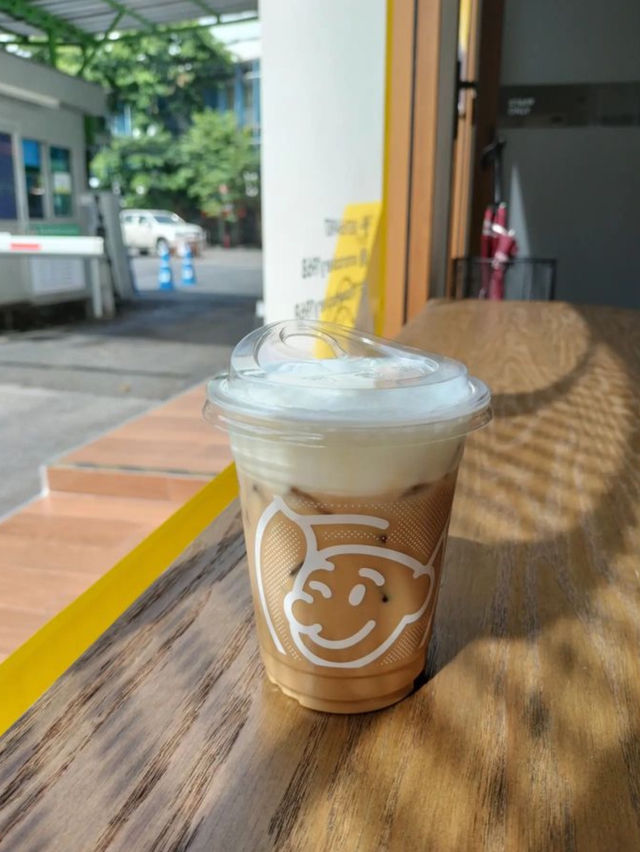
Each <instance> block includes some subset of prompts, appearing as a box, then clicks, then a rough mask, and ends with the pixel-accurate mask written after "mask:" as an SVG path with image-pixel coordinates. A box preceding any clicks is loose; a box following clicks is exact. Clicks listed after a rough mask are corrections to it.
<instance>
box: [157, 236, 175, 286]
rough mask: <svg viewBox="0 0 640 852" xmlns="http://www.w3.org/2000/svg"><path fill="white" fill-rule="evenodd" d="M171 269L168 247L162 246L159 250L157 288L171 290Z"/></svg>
mask: <svg viewBox="0 0 640 852" xmlns="http://www.w3.org/2000/svg"><path fill="white" fill-rule="evenodd" d="M173 289H174V287H173V271H172V269H171V255H170V254H169V249H168V248H167V247H166V245H165V246H163V248H162V251H161V252H160V268H159V270H158V290H173Z"/></svg>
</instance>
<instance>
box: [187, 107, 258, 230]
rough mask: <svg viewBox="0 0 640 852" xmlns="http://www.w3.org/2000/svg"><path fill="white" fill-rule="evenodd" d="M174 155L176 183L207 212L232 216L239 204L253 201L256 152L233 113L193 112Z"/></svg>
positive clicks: (249, 203) (255, 183)
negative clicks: (238, 125) (237, 123)
mask: <svg viewBox="0 0 640 852" xmlns="http://www.w3.org/2000/svg"><path fill="white" fill-rule="evenodd" d="M176 155H177V156H176V161H177V168H176V171H175V174H174V178H173V180H174V185H175V187H179V188H180V189H183V188H184V190H185V191H186V192H187V194H188V195H189V197H190V198H192V199H193V200H194V201H196V202H197V204H198V206H199V207H200V209H201V210H202V211H203V212H204V213H206V214H207V215H208V216H219V215H220V214H221V213H225V214H226V216H227V218H233V211H234V210H235V209H236V208H237V206H238V205H240V204H245V205H251V203H252V202H253V203H255V198H256V195H257V176H258V168H259V162H258V154H257V151H256V148H255V146H254V145H253V144H252V142H251V136H250V134H249V132H247V131H243V130H240V129H239V128H238V127H237V125H236V120H235V116H234V115H233V113H229V112H214V111H213V110H205V111H204V112H201V113H196V114H194V115H193V116H192V123H191V126H190V127H189V129H188V130H187V131H186V132H185V133H184V134H183V135H182V137H181V138H180V141H179V144H178V146H177V151H176Z"/></svg>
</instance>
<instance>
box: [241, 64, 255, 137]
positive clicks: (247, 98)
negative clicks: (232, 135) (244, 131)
mask: <svg viewBox="0 0 640 852" xmlns="http://www.w3.org/2000/svg"><path fill="white" fill-rule="evenodd" d="M242 101H243V104H244V123H245V126H246V127H253V76H252V75H251V74H245V76H244V78H243V80H242Z"/></svg>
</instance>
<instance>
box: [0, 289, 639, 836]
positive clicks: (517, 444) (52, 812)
mask: <svg viewBox="0 0 640 852" xmlns="http://www.w3.org/2000/svg"><path fill="white" fill-rule="evenodd" d="M401 339H402V340H403V341H404V342H406V343H409V344H412V345H421V346H428V347H429V348H430V349H435V350H440V351H443V352H444V353H446V354H449V355H452V356H457V357H463V358H464V360H465V361H466V362H467V363H469V365H470V366H471V368H472V370H473V372H475V373H476V374H478V375H480V376H481V377H482V378H484V379H486V380H487V381H488V382H489V383H490V385H491V386H492V388H493V390H494V394H495V398H494V404H495V415H496V416H495V420H494V422H493V424H492V425H491V426H490V427H489V428H488V429H486V430H484V431H483V432H480V433H478V434H476V435H473V436H472V437H471V438H470V440H469V441H468V445H467V450H466V453H465V458H464V460H463V463H462V467H461V471H460V482H459V486H458V493H457V496H456V500H455V503H454V512H453V517H452V523H451V531H450V542H449V548H448V551H447V556H446V564H445V568H444V582H443V585H442V588H441V591H440V598H439V605H438V612H437V616H436V622H435V632H434V638H433V640H432V644H431V647H430V653H429V661H428V667H427V677H426V678H425V680H424V682H421V683H420V684H419V685H418V687H417V689H416V691H415V692H414V694H413V695H411V696H410V697H409V698H408V699H406V700H405V701H403V702H401V703H400V704H398V705H396V706H395V707H392V708H389V709H388V710H385V711H383V712H380V713H375V714H368V715H363V716H358V717H332V716H326V715H322V714H318V713H314V712H311V711H307V710H304V709H302V708H300V707H299V706H298V705H297V704H296V703H295V702H293V701H292V700H290V699H287V698H285V697H284V696H283V695H281V694H280V692H279V691H278V690H277V688H275V687H273V686H271V685H270V684H268V683H267V682H266V681H265V679H264V678H263V676H262V674H261V671H262V670H261V666H260V662H259V658H258V654H257V646H256V639H255V635H254V631H253V627H252V615H251V603H250V590H249V583H248V578H247V576H246V565H245V560H244V550H243V545H242V533H241V527H240V519H239V512H238V507H237V506H236V505H235V504H234V505H233V506H232V507H231V508H230V509H229V510H228V511H227V512H225V513H224V514H223V515H221V516H220V517H219V518H218V519H217V520H216V521H215V522H214V524H213V525H212V526H210V527H209V529H208V530H207V531H206V532H205V533H204V534H203V535H201V536H200V537H199V538H198V539H197V540H196V541H195V542H194V544H193V545H192V547H191V548H190V549H189V550H188V551H187V552H186V553H184V554H183V555H182V556H181V557H180V558H179V559H178V560H177V561H176V563H175V564H174V566H173V567H172V569H171V570H169V571H167V572H166V573H164V574H163V575H162V576H161V577H160V578H159V579H158V581H157V582H156V583H155V584H154V585H153V586H152V587H151V588H150V589H149V590H148V591H147V592H146V593H145V595H144V596H143V598H142V599H140V600H139V601H138V602H137V603H136V604H135V605H134V606H133V607H131V608H130V609H129V610H128V611H127V613H125V614H124V615H123V617H122V618H121V619H120V620H119V622H117V623H116V624H115V625H114V626H113V628H112V629H111V630H109V631H108V632H107V633H106V634H105V635H104V636H103V637H102V638H101V639H100V640H99V641H98V642H97V643H96V644H95V645H94V646H93V647H92V648H91V649H90V650H89V651H88V652H87V653H86V654H85V655H84V656H83V657H82V659H80V660H79V661H78V663H77V664H76V665H75V666H74V667H73V668H72V669H71V670H70V671H69V672H68V673H67V674H66V675H65V676H64V677H62V678H61V679H60V680H59V681H58V682H57V683H56V684H55V685H54V686H53V688H52V689H50V690H49V692H48V693H47V694H46V695H45V696H44V697H43V698H42V700H41V701H39V702H38V704H37V705H35V706H34V707H33V708H32V709H31V710H30V711H29V712H28V713H27V714H26V715H25V716H24V717H23V718H22V719H21V720H20V721H19V722H18V723H17V724H16V725H15V726H14V727H13V728H12V729H11V730H10V731H9V732H8V733H7V734H6V735H5V736H4V737H3V738H2V739H0V803H1V804H0V838H1V839H0V849H1V850H3V852H4V850H5V849H6V850H13V849H16V848H25V849H38V848H60V849H75V848H77V849H96V850H99V849H107V848H108V849H110V850H116V849H121V850H130V849H136V850H146V849H149V850H150V849H159V848H160V849H176V848H181V849H187V848H188V849H190V850H211V849H214V850H217V849H222V850H226V849H239V850H240V849H261V850H262V849H278V850H279V849H308V848H311V849H323V850H324V849H358V848H359V849H365V850H368V849H376V850H377V849H392V850H396V849H397V850H425V849H436V850H438V852H440V850H442V852H449V850H452V851H453V852H458V850H461V849H501V850H502V849H506V850H511V849H514V850H520V849H544V850H546V849H580V850H587V852H590V850H593V852H600V850H602V849H625V850H626V849H635V848H636V846H637V844H638V837H639V836H640V807H639V806H638V801H639V798H640V796H639V791H640V749H638V747H637V743H638V742H639V741H640V727H639V722H638V706H639V705H640V662H639V659H638V645H639V642H640V576H639V574H640V572H639V566H638V553H640V397H639V396H638V392H637V388H638V385H639V382H640V316H639V314H638V313H637V312H631V311H621V310H615V309H606V308H579V307H569V306H567V305H562V304H557V303H556V304H554V303H546V304H545V303H510V302H501V303H498V302H477V301H475V302H472V301H467V302H460V303H457V304H446V303H444V304H435V305H434V306H430V307H429V309H428V310H427V311H426V312H424V313H423V314H422V315H421V316H420V317H418V318H417V319H416V320H415V321H414V322H412V323H411V324H410V325H409V326H408V327H407V329H406V330H405V331H404V332H403V334H402V336H401ZM496 341H499V345H497V344H496ZM78 802H82V807H78Z"/></svg>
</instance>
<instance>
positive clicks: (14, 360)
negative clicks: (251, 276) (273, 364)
mask: <svg viewBox="0 0 640 852" xmlns="http://www.w3.org/2000/svg"><path fill="white" fill-rule="evenodd" d="M255 324H256V319H255V298H245V297H238V296H217V295H212V294H206V293H192V292H190V293H185V294H181V293H176V294H168V295H167V296H164V295H162V294H161V295H158V294H155V293H147V294H143V295H142V296H140V297H139V298H138V299H137V300H136V301H135V302H134V303H133V304H131V305H130V306H128V307H127V308H126V309H125V310H124V311H123V312H122V313H121V314H120V315H119V316H118V317H116V319H114V320H112V321H109V322H104V323H90V322H78V321H76V322H73V323H68V324H66V325H59V326H56V327H51V326H49V327H44V328H38V329H33V330H31V331H26V332H12V333H5V334H1V333H0V470H1V471H2V477H0V517H2V516H3V515H4V514H6V513H7V512H9V511H10V510H12V509H14V508H15V507H16V506H18V505H19V504H21V503H23V502H24V501H25V500H27V499H29V498H31V497H34V496H35V495H37V494H38V493H39V491H40V479H39V474H38V469H39V467H40V466H41V465H43V464H44V463H45V462H48V461H49V460H50V459H51V458H52V457H53V456H57V455H59V454H61V453H63V452H64V451H67V450H71V449H72V448H73V447H76V446H78V445H79V444H84V443H85V442H86V441H88V440H89V439H91V438H92V437H95V436H96V435H98V434H100V433H101V432H104V431H105V430H106V429H110V428H112V427H114V426H116V425H118V424H121V423H123V422H124V421H125V420H128V419H129V418H131V417H133V416H135V415H137V414H140V413H141V412H143V411H146V410H148V409H149V408H150V407H151V406H153V405H155V404H157V403H158V402H161V401H163V400H166V399H168V398H169V397H171V396H173V395H175V394H177V393H179V392H180V391H181V390H184V389H185V388H189V387H192V386H193V385H194V384H196V383H197V382H200V381H204V380H205V379H206V378H207V377H208V376H210V375H211V374H212V373H215V372H216V371H218V370H220V369H222V368H223V367H224V366H225V364H226V363H227V361H228V358H229V352H230V350H231V348H232V347H233V346H234V344H235V343H236V342H237V341H238V340H239V339H240V338H241V337H243V336H244V335H245V334H247V333H248V332H249V331H250V330H251V329H252V328H254V327H255Z"/></svg>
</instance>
